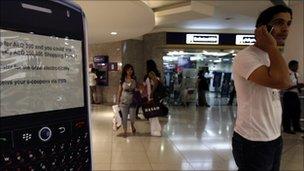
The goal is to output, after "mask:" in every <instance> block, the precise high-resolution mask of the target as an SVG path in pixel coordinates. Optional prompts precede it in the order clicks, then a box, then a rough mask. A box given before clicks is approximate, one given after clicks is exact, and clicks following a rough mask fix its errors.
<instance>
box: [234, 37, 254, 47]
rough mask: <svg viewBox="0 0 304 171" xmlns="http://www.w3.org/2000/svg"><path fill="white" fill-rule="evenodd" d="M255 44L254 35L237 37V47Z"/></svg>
mask: <svg viewBox="0 0 304 171" xmlns="http://www.w3.org/2000/svg"><path fill="white" fill-rule="evenodd" d="M254 43H255V36H254V35H236V36H235V44H236V45H253V44H254Z"/></svg>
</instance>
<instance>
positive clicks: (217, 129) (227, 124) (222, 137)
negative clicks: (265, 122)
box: [92, 100, 304, 170]
mask: <svg viewBox="0 0 304 171" xmlns="http://www.w3.org/2000/svg"><path fill="white" fill-rule="evenodd" d="M220 105H222V102H221V100H215V101H214V102H213V106H211V107H210V108H204V107H195V106H191V105H190V106H188V107H182V106H170V112H169V113H170V114H169V117H168V118H161V124H162V126H163V136H162V137H151V136H150V134H149V122H148V121H146V120H138V121H137V122H136V128H137V133H136V134H135V135H133V134H131V133H130V134H129V135H128V137H127V138H123V137H122V136H121V135H122V134H121V133H122V129H120V130H118V131H117V132H113V130H112V117H113V112H112V108H111V106H107V105H93V106H92V111H93V112H92V145H93V169H94V170H237V167H236V165H235V162H234V160H233V156H232V153H231V135H232V131H233V124H234V118H235V113H236V107H235V106H220ZM129 132H131V130H129ZM301 136H303V134H302V135H301V134H296V135H289V134H283V139H284V149H283V156H282V165H281V170H304V169H303V165H304V163H303V142H304V139H303V138H302V137H301Z"/></svg>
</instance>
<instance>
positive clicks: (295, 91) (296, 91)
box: [287, 71, 300, 93]
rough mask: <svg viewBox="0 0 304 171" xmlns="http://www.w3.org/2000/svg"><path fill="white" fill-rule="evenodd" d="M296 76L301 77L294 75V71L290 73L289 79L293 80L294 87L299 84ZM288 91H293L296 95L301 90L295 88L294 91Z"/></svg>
mask: <svg viewBox="0 0 304 171" xmlns="http://www.w3.org/2000/svg"><path fill="white" fill-rule="evenodd" d="M295 74H296V75H295ZM296 76H297V78H299V77H300V76H299V74H298V73H294V72H293V71H289V78H290V80H291V85H292V86H295V85H297V84H298V82H297V78H296ZM287 91H291V92H294V93H299V90H298V89H297V88H293V89H291V90H287Z"/></svg>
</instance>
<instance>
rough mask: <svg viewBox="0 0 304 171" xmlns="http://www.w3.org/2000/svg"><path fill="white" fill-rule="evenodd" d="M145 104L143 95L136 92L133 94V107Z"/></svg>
mask: <svg viewBox="0 0 304 171" xmlns="http://www.w3.org/2000/svg"><path fill="white" fill-rule="evenodd" d="M142 103H143V99H142V97H141V94H140V92H139V91H137V90H135V91H134V92H133V98H132V103H131V105H132V106H141V105H142Z"/></svg>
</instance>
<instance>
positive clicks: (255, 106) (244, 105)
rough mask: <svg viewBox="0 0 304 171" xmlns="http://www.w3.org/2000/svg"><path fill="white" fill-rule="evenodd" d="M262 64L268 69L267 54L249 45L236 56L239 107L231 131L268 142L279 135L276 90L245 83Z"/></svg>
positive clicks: (234, 63) (248, 82)
mask: <svg viewBox="0 0 304 171" xmlns="http://www.w3.org/2000/svg"><path fill="white" fill-rule="evenodd" d="M262 65H266V66H267V67H269V66H270V60H269V56H268V54H267V53H266V52H265V51H263V50H261V49H259V48H257V47H255V46H249V47H247V48H245V49H244V50H242V51H240V52H239V53H238V54H237V55H236V57H235V58H234V62H233V66H232V68H233V69H232V70H233V78H234V84H235V88H236V92H237V104H238V108H237V119H236V123H235V127H234V131H235V132H237V133H238V134H240V135H241V136H243V137H244V138H246V139H248V140H251V141H271V140H274V139H276V138H278V137H279V136H280V135H281V121H282V107H281V103H280V95H279V90H277V89H272V88H269V87H265V86H262V85H259V84H256V83H254V82H252V81H249V80H248V78H249V76H250V75H251V73H252V72H253V71H255V70H256V69H257V68H259V67H260V66H262Z"/></svg>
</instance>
